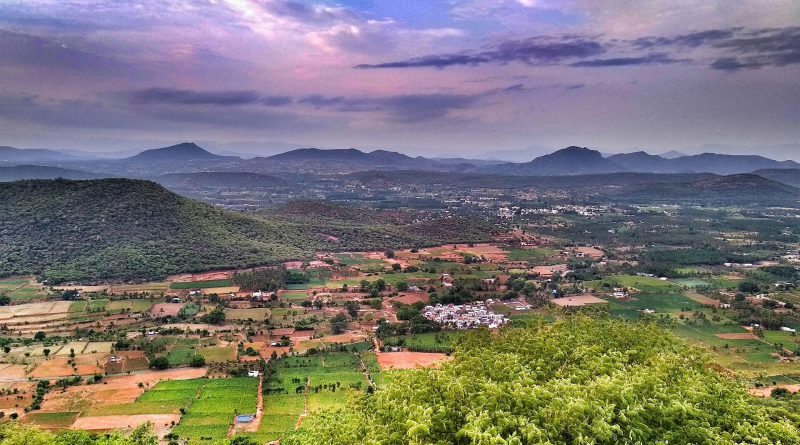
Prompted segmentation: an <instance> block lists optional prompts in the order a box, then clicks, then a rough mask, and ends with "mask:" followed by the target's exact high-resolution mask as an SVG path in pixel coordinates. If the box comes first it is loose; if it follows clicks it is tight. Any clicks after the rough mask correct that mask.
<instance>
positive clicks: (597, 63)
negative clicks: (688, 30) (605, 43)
mask: <svg viewBox="0 0 800 445" xmlns="http://www.w3.org/2000/svg"><path fill="white" fill-rule="evenodd" d="M686 61H687V60H686V59H682V60H681V59H673V58H671V57H670V56H669V55H668V54H666V53H656V54H648V55H645V56H642V57H615V58H610V59H591V60H583V61H580V62H575V63H573V64H571V66H576V67H584V68H604V67H615V66H631V65H668V64H672V63H681V62H686Z"/></svg>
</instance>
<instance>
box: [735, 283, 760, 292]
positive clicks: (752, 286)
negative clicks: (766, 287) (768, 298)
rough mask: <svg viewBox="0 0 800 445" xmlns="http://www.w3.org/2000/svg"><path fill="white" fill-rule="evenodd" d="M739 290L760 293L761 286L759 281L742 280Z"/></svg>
mask: <svg viewBox="0 0 800 445" xmlns="http://www.w3.org/2000/svg"><path fill="white" fill-rule="evenodd" d="M739 290H740V291H742V292H745V293H748V294H755V293H758V291H759V290H760V288H759V287H758V284H757V283H754V282H752V281H742V282H741V283H739Z"/></svg>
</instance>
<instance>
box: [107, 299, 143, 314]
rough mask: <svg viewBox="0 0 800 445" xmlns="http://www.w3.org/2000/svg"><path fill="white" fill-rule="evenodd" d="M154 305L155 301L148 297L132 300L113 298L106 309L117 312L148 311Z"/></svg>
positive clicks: (113, 312)
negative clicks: (147, 298)
mask: <svg viewBox="0 0 800 445" xmlns="http://www.w3.org/2000/svg"><path fill="white" fill-rule="evenodd" d="M152 305H153V301H151V300H146V299H132V300H112V301H111V302H109V303H108V306H106V310H107V311H108V312H111V313H112V314H115V313H122V312H132V313H139V312H147V311H148V310H149V309H150V307H151V306H152Z"/></svg>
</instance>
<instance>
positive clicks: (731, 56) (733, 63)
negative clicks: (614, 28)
mask: <svg viewBox="0 0 800 445" xmlns="http://www.w3.org/2000/svg"><path fill="white" fill-rule="evenodd" d="M631 44H632V45H633V46H634V47H636V48H640V49H651V48H655V47H660V48H666V47H686V48H704V49H707V50H709V51H712V52H713V53H714V54H713V55H714V56H715V60H714V61H713V62H712V63H711V65H710V67H711V68H713V69H715V70H722V71H738V70H740V69H745V68H749V69H757V68H763V67H767V66H775V67H781V66H786V65H790V64H795V63H800V27H786V28H763V29H746V28H741V27H738V28H729V29H714V30H708V31H699V32H693V33H689V34H683V35H679V36H675V37H643V38H639V39H635V40H633V41H632V42H631Z"/></svg>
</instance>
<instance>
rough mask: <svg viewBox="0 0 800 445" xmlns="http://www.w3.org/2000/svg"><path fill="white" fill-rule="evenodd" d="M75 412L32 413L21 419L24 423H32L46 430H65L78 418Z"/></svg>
mask: <svg viewBox="0 0 800 445" xmlns="http://www.w3.org/2000/svg"><path fill="white" fill-rule="evenodd" d="M78 414H79V413H76V412H60V413H41V412H32V413H29V414H28V415H26V416H25V417H24V418H23V421H24V422H25V423H32V424H35V425H38V426H40V427H42V428H47V429H66V428H69V427H70V426H72V424H73V422H75V419H77V418H78Z"/></svg>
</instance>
